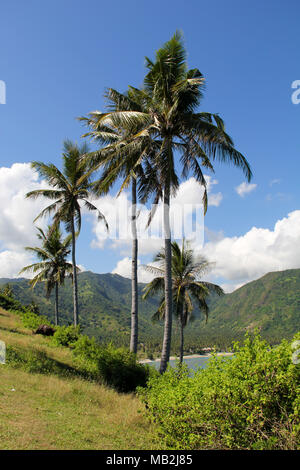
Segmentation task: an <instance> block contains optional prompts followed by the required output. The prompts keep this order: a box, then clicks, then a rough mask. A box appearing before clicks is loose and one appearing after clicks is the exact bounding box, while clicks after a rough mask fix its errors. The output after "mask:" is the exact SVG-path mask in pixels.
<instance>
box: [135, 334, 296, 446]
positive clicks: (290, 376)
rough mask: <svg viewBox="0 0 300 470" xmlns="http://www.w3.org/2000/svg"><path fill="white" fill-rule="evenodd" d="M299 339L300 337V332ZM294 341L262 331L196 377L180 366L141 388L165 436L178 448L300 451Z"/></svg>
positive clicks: (165, 441)
mask: <svg viewBox="0 0 300 470" xmlns="http://www.w3.org/2000/svg"><path fill="white" fill-rule="evenodd" d="M296 338H298V339H299V338H300V334H298V335H297V336H296V337H295V339H296ZM291 356H292V349H291V344H290V343H289V342H288V341H286V340H283V341H282V342H281V344H280V345H278V346H276V347H273V348H271V347H270V345H269V344H268V343H267V342H266V341H264V340H262V339H261V337H260V336H259V335H257V334H256V335H255V336H254V337H251V336H249V335H248V336H247V338H246V340H245V344H244V346H240V345H238V344H235V356H234V357H233V358H232V359H230V360H228V359H224V358H220V357H217V356H215V357H214V358H213V359H212V360H211V361H210V362H209V365H208V367H207V369H205V370H203V369H199V371H197V372H196V373H195V374H194V375H193V376H192V377H191V376H190V375H189V371H188V370H187V369H186V368H185V367H184V366H183V365H181V364H180V365H178V367H177V368H176V369H172V368H169V369H168V371H167V372H166V373H165V374H164V375H163V376H156V377H152V378H151V379H150V380H149V384H148V388H147V389H144V390H141V391H140V397H141V398H142V400H143V401H144V403H145V404H146V405H147V413H148V415H149V417H150V418H151V419H152V421H153V422H155V423H156V424H157V425H158V426H159V438H160V439H163V442H164V443H165V444H166V445H167V446H169V447H171V448H175V449H256V450H258V449H299V442H300V422H299V415H300V367H299V365H295V364H293V362H292V357H291Z"/></svg>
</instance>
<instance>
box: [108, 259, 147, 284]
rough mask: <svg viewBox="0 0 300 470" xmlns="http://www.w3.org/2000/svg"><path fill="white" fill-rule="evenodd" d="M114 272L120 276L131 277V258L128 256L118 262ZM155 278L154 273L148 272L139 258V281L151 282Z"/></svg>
mask: <svg viewBox="0 0 300 470" xmlns="http://www.w3.org/2000/svg"><path fill="white" fill-rule="evenodd" d="M112 273H116V274H119V275H120V276H123V277H127V278H129V279H131V258H129V257H128V256H126V257H125V258H123V259H120V260H119V261H118V262H117V265H116V267H115V268H114V269H113V270H112ZM152 279H153V275H152V274H151V273H148V272H147V271H146V270H145V269H144V268H143V266H142V265H141V262H140V260H138V282H144V283H147V282H150V281H151V280H152Z"/></svg>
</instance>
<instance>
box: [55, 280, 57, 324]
mask: <svg viewBox="0 0 300 470" xmlns="http://www.w3.org/2000/svg"><path fill="white" fill-rule="evenodd" d="M55 326H58V282H57V281H56V283H55Z"/></svg>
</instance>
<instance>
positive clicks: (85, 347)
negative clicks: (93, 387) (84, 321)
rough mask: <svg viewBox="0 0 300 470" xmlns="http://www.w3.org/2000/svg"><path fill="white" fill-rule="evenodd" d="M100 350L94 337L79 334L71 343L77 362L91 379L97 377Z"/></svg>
mask: <svg viewBox="0 0 300 470" xmlns="http://www.w3.org/2000/svg"><path fill="white" fill-rule="evenodd" d="M100 352H101V348H100V346H99V344H97V343H96V340H95V338H89V336H86V335H80V337H79V339H78V340H77V341H76V343H74V345H73V355H74V358H75V360H76V362H77V364H78V365H79V367H80V369H81V370H82V371H85V372H86V373H87V374H88V375H89V376H90V377H91V378H93V379H99V371H98V358H99V356H100Z"/></svg>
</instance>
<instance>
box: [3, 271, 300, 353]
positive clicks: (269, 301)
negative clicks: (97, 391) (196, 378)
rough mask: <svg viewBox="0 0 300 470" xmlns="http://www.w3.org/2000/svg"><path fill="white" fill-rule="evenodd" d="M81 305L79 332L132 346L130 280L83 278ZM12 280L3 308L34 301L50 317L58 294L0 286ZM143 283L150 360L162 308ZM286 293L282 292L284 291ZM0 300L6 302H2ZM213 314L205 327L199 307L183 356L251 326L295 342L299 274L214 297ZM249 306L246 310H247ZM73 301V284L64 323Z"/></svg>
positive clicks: (67, 289)
mask: <svg viewBox="0 0 300 470" xmlns="http://www.w3.org/2000/svg"><path fill="white" fill-rule="evenodd" d="M78 277H79V280H80V282H79V284H78V287H79V306H80V309H81V312H82V321H81V328H82V332H83V333H84V334H88V335H89V336H95V337H96V339H97V341H98V342H101V343H103V342H106V343H108V342H109V341H113V342H114V344H116V345H119V346H126V345H128V344H129V338H130V311H131V282H130V280H129V279H125V278H122V277H121V276H119V275H116V274H95V273H91V272H83V273H80V274H79V276H78ZM8 282H9V284H10V286H11V289H12V290H13V294H14V297H15V299H18V300H12V299H10V300H8V299H7V298H5V300H4V298H3V296H1V295H0V306H2V307H3V308H6V309H7V308H9V305H12V303H13V304H14V307H12V308H13V309H14V310H20V309H21V304H20V302H19V301H21V302H22V304H26V305H28V304H30V302H31V301H32V300H34V302H35V303H37V304H38V305H39V308H40V312H41V314H42V315H45V316H47V318H48V320H49V319H51V318H52V311H53V306H54V296H53V295H51V296H50V299H49V300H47V299H46V298H45V296H44V289H43V287H42V286H41V285H37V286H36V287H35V289H34V290H33V291H32V290H31V289H30V286H29V283H28V280H26V279H10V280H8V279H3V280H2V279H0V285H1V284H2V285H5V284H7V283H8ZM144 287H145V285H144V284H139V302H140V305H139V309H140V312H139V313H140V314H139V330H140V343H139V353H140V354H141V355H144V356H145V357H148V355H151V354H153V355H154V356H156V357H158V354H160V352H159V351H160V347H161V340H162V325H161V323H158V324H154V323H152V321H151V316H152V315H153V312H155V311H156V310H157V308H158V306H159V298H155V297H154V298H152V299H149V300H145V301H142V300H141V298H142V295H143V288H144ZM283 289H284V291H283ZM1 299H2V301H1ZM208 305H209V307H210V314H209V319H208V322H207V323H205V321H204V319H203V315H201V313H200V312H199V310H198V308H197V305H196V304H195V308H194V316H195V319H194V321H193V323H192V324H190V325H187V327H186V328H185V331H186V332H185V352H186V353H187V354H192V353H199V352H201V348H202V347H211V346H216V347H217V349H218V350H221V351H225V350H228V348H230V347H231V343H232V341H233V340H240V341H242V340H243V337H244V333H245V332H246V331H247V329H249V328H250V331H251V330H252V329H254V328H255V327H259V328H260V329H261V335H262V336H263V337H264V338H266V339H267V340H268V341H270V342H271V344H276V343H279V342H280V341H281V339H283V338H287V339H291V338H292V337H293V335H294V334H295V333H296V332H297V331H298V329H299V320H298V318H299V308H300V270H298V269H293V270H287V271H282V272H277V273H269V274H267V275H265V276H263V277H262V278H261V279H258V280H257V281H252V282H251V283H248V284H246V285H245V286H243V287H241V288H239V289H237V290H236V291H235V292H233V293H231V294H225V295H224V296H223V297H221V298H218V297H213V296H211V297H210V301H209V304H208ZM245 305H246V307H244V306H245ZM72 316H73V299H72V287H71V281H70V280H68V279H67V280H66V282H65V285H64V286H62V287H61V315H60V318H61V323H62V324H65V325H68V324H70V323H71V322H72ZM173 328H174V334H173V338H172V351H173V353H176V354H177V353H178V352H179V348H180V335H179V331H177V325H176V324H175V325H174V326H173Z"/></svg>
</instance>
